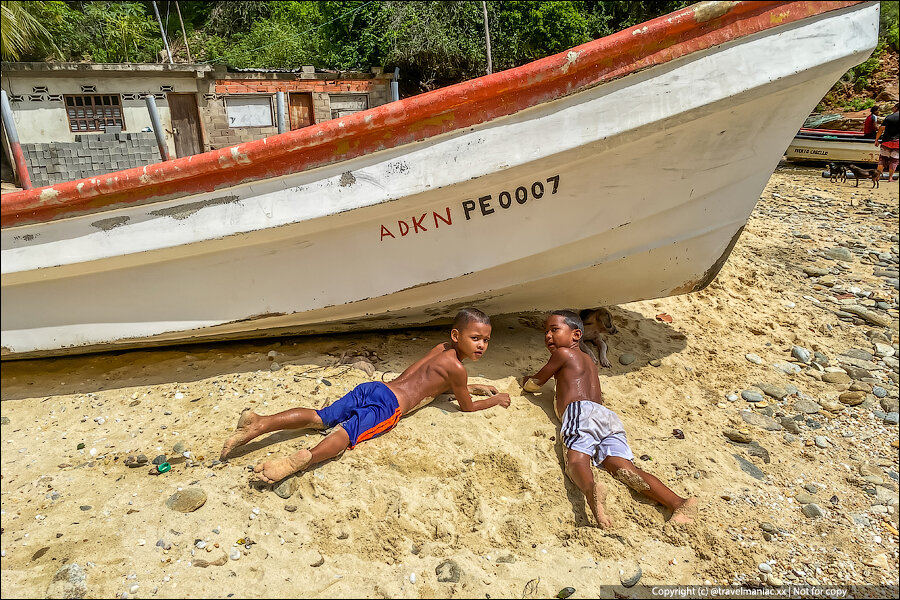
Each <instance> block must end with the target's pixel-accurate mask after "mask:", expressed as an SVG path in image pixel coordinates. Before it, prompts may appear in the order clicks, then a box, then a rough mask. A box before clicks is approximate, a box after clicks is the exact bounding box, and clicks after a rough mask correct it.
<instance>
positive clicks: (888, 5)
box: [878, 1, 900, 52]
mask: <svg viewBox="0 0 900 600" xmlns="http://www.w3.org/2000/svg"><path fill="white" fill-rule="evenodd" d="M880 4H881V20H880V23H879V29H878V35H879V37H881V38H882V39H883V40H884V42H885V43H886V44H887V46H888V47H889V48H892V49H893V50H894V52H897V51H898V50H900V48H898V47H897V34H898V22H900V14H898V13H900V4H898V3H897V2H894V1H891V2H881V3H880Z"/></svg>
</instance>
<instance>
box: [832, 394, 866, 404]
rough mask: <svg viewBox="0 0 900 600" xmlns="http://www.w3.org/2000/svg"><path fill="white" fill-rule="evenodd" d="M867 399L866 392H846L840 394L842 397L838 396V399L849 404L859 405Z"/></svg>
mask: <svg viewBox="0 0 900 600" xmlns="http://www.w3.org/2000/svg"><path fill="white" fill-rule="evenodd" d="M865 399H866V393H865V392H844V393H843V394H841V395H840V397H838V400H840V401H841V402H842V403H844V404H846V405H847V406H857V405H859V404H862V403H863V401H864V400H865Z"/></svg>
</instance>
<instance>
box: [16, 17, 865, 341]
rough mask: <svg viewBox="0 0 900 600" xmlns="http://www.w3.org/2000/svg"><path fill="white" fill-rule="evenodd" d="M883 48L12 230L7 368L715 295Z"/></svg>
mask: <svg viewBox="0 0 900 600" xmlns="http://www.w3.org/2000/svg"><path fill="white" fill-rule="evenodd" d="M877 30H878V7H877V4H874V5H864V6H862V7H854V8H853V9H845V10H841V11H834V12H830V13H826V14H824V15H820V16H819V17H817V18H813V19H810V20H808V21H804V22H803V23H802V24H800V25H793V26H790V27H784V28H778V29H776V30H770V31H766V32H764V33H761V34H757V35H753V36H748V37H747V38H742V39H739V40H736V41H734V42H730V43H727V44H722V45H719V46H715V47H713V48H710V49H708V50H704V51H700V52H696V53H693V54H690V55H689V56H687V57H684V58H681V59H677V60H674V61H671V62H669V63H666V64H663V65H660V66H656V67H652V68H649V69H646V70H643V71H639V72H637V73H633V74H631V75H628V76H626V77H623V78H621V79H618V80H615V81H612V82H610V83H606V84H603V85H600V86H597V87H594V88H591V89H588V90H586V91H582V92H579V93H576V94H573V95H571V96H568V97H565V98H562V99H559V100H556V101H553V102H550V103H546V104H542V105H540V106H536V107H533V108H529V109H527V110H523V111H520V112H518V113H515V114H513V115H510V116H506V117H502V118H498V119H494V120H492V121H489V122H487V123H484V124H481V125H478V126H474V127H471V128H467V129H465V130H461V131H456V132H453V133H450V134H445V135H441V136H438V137H435V138H431V139H426V140H423V141H419V142H415V143H413V144H408V145H405V146H402V147H400V148H394V149H390V150H384V151H381V152H376V153H372V154H367V155H364V156H361V157H358V158H355V159H352V160H348V161H344V162H342V163H340V164H337V165H333V166H326V167H321V168H317V169H313V170H310V171H305V172H302V173H297V174H293V175H288V176H285V177H280V178H277V179H271V180H267V181H262V182H254V183H249V184H244V185H239V186H235V187H232V188H230V189H226V190H217V191H216V192H212V193H207V194H199V195H193V196H189V197H185V198H179V199H175V200H168V201H165V202H159V203H153V204H144V205H140V206H132V207H126V208H120V209H117V210H112V211H106V212H104V213H102V215H97V214H88V215H84V216H78V217H74V218H66V219H62V220H56V221H50V222H48V223H35V224H31V225H23V226H19V227H14V228H7V229H4V230H3V232H2V258H3V260H2V269H3V274H2V298H3V301H2V321H3V333H2V338H3V339H2V346H3V356H4V357H5V358H24V357H28V356H36V355H48V354H58V353H64V352H84V351H89V350H100V349H104V350H108V349H111V348H126V347H136V346H141V345H148V344H149V345H154V344H164V343H172V342H191V341H204V340H218V339H226V338H240V337H261V336H267V335H285V334H305V333H315V332H331V331H345V330H352V329H359V328H384V327H398V326H407V325H413V324H428V323H432V322H436V321H438V320H442V319H447V318H452V316H453V314H454V313H455V311H456V310H457V309H458V308H459V307H462V306H468V305H475V306H477V307H479V308H480V309H482V310H484V311H486V312H487V313H489V314H498V313H506V312H514V311H522V310H545V309H554V308H560V307H576V308H582V307H590V306H598V305H608V304H618V303H622V302H628V301H635V300H640V299H648V298H655V297H663V296H670V295H674V294H681V293H687V292H690V291H693V290H696V289H700V288H702V287H704V286H705V285H707V284H708V283H709V282H710V281H711V280H712V278H713V277H714V276H715V275H716V273H717V272H718V270H719V268H720V267H721V265H722V263H723V262H724V261H725V259H726V258H727V256H728V254H729V252H730V251H731V248H732V247H733V245H734V244H735V242H736V240H737V238H738V236H739V235H740V232H741V230H742V228H743V226H744V225H745V224H746V222H747V219H748V217H749V215H750V212H751V211H752V209H753V207H754V205H755V203H756V201H757V199H758V198H759V194H760V193H761V191H762V189H763V188H764V186H765V184H766V182H767V180H768V178H769V177H770V175H771V173H772V172H773V170H774V168H775V166H776V164H777V162H778V160H779V159H780V158H781V150H782V149H783V148H785V147H786V146H787V145H788V143H789V142H790V139H791V138H792V137H793V133H794V132H795V131H796V127H793V125H797V126H799V124H800V123H802V122H803V120H804V118H805V117H806V115H808V114H809V111H810V110H811V109H812V108H813V107H814V106H815V105H816V103H817V102H818V101H819V99H820V98H821V97H822V96H823V95H824V94H825V93H826V92H827V91H828V89H829V88H830V87H831V85H832V84H833V82H834V81H835V80H837V79H838V78H839V77H840V75H841V74H843V73H844V72H845V71H846V70H847V69H848V68H850V67H851V66H853V65H855V64H858V63H859V62H861V61H862V60H864V59H865V57H866V56H868V54H869V53H870V52H871V51H872V49H873V47H874V45H875V41H876V39H877ZM784 56H791V57H792V61H791V64H783V63H784V61H783V60H782V57H784ZM760 64H766V65H768V67H767V69H766V70H765V71H764V72H763V71H761V70H760V69H759V65H760ZM792 127H793V128H792ZM239 148H240V147H238V148H237V149H236V152H237V153H238V155H239V152H240V150H239ZM517 191H518V195H517ZM504 192H506V194H504ZM507 194H508V195H507ZM537 196H540V197H539V198H538V197H537Z"/></svg>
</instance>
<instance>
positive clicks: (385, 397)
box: [316, 381, 401, 448]
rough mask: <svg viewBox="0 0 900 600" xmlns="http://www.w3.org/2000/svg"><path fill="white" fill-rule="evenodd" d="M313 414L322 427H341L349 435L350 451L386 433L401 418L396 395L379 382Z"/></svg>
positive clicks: (353, 391) (370, 383)
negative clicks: (361, 443)
mask: <svg viewBox="0 0 900 600" xmlns="http://www.w3.org/2000/svg"><path fill="white" fill-rule="evenodd" d="M316 414H318V415H319V418H320V419H322V422H323V423H324V424H325V427H334V426H335V425H340V426H341V427H343V428H344V431H346V432H347V435H349V436H350V447H351V448H353V447H354V446H356V445H357V444H358V443H360V442H364V441H366V440H370V439H372V438H374V437H378V436H379V435H381V434H382V433H385V432H387V431H390V430H391V429H393V428H394V426H395V425H397V421H399V420H400V417H401V414H400V404H399V403H398V402H397V396H395V395H394V392H392V391H391V390H390V388H389V387H388V386H386V385H384V384H383V383H381V382H380V381H370V382H367V383H361V384H359V385H358V386H356V387H355V388H353V390H352V391H351V392H350V393H348V394H347V395H346V396H344V397H343V398H341V399H340V400H337V401H336V402H334V403H332V404H331V405H329V406H326V407H325V408H323V409H322V410H317V411H316Z"/></svg>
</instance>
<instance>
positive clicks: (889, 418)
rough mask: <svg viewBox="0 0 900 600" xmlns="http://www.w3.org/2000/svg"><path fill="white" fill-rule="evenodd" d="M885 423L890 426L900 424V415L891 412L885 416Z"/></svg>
mask: <svg viewBox="0 0 900 600" xmlns="http://www.w3.org/2000/svg"><path fill="white" fill-rule="evenodd" d="M884 422H885V423H887V424H888V425H897V424H898V423H900V414H898V413H895V412H889V413H888V414H886V415H884Z"/></svg>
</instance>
